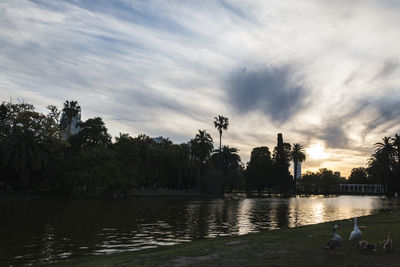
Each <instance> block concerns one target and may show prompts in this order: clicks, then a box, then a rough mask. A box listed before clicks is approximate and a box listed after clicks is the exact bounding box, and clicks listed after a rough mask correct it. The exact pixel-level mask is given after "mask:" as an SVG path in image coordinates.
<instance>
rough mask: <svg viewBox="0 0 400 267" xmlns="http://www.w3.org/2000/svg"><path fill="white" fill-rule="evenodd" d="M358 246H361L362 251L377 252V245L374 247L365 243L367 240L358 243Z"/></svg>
mask: <svg viewBox="0 0 400 267" xmlns="http://www.w3.org/2000/svg"><path fill="white" fill-rule="evenodd" d="M358 244H359V246H360V248H361V249H362V250H365V251H369V252H375V251H377V250H376V245H374V244H369V243H368V242H367V241H365V240H361V241H360V242H358Z"/></svg>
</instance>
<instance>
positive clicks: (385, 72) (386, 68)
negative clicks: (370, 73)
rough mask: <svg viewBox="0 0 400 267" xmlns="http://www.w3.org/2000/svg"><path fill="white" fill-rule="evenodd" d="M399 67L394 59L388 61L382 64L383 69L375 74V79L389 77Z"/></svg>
mask: <svg viewBox="0 0 400 267" xmlns="http://www.w3.org/2000/svg"><path fill="white" fill-rule="evenodd" d="M398 67H399V61H398V60H395V59H388V60H386V61H385V62H384V63H383V67H382V68H381V69H380V70H379V72H378V73H377V74H376V76H375V79H380V78H381V79H382V78H386V77H388V76H389V75H391V74H392V73H393V72H395V71H396V69H397V68H398Z"/></svg>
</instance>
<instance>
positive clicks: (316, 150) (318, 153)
mask: <svg viewBox="0 0 400 267" xmlns="http://www.w3.org/2000/svg"><path fill="white" fill-rule="evenodd" d="M306 152H307V154H308V155H309V156H310V158H312V159H326V158H328V157H329V154H328V153H326V152H325V148H324V146H323V145H322V144H321V143H316V144H313V145H311V146H310V147H309V148H307V149H306Z"/></svg>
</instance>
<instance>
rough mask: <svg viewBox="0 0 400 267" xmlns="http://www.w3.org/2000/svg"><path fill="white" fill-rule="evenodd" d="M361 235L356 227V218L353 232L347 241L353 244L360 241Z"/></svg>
mask: <svg viewBox="0 0 400 267" xmlns="http://www.w3.org/2000/svg"><path fill="white" fill-rule="evenodd" d="M361 235H362V233H361V231H360V229H359V228H358V225H357V218H354V230H353V231H352V232H351V233H350V238H349V240H350V241H353V242H358V241H360V240H361Z"/></svg>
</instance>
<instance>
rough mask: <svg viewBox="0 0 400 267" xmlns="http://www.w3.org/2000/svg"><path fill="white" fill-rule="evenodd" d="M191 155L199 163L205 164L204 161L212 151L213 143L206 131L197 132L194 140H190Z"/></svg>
mask: <svg viewBox="0 0 400 267" xmlns="http://www.w3.org/2000/svg"><path fill="white" fill-rule="evenodd" d="M191 145H192V153H193V154H194V155H195V156H196V157H197V158H198V159H199V160H200V161H201V163H202V164H204V163H205V161H206V159H207V158H208V157H210V155H211V152H212V151H213V149H214V143H213V139H212V137H211V135H210V134H209V133H207V132H206V130H199V131H198V133H197V134H196V136H195V138H194V139H192V142H191Z"/></svg>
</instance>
